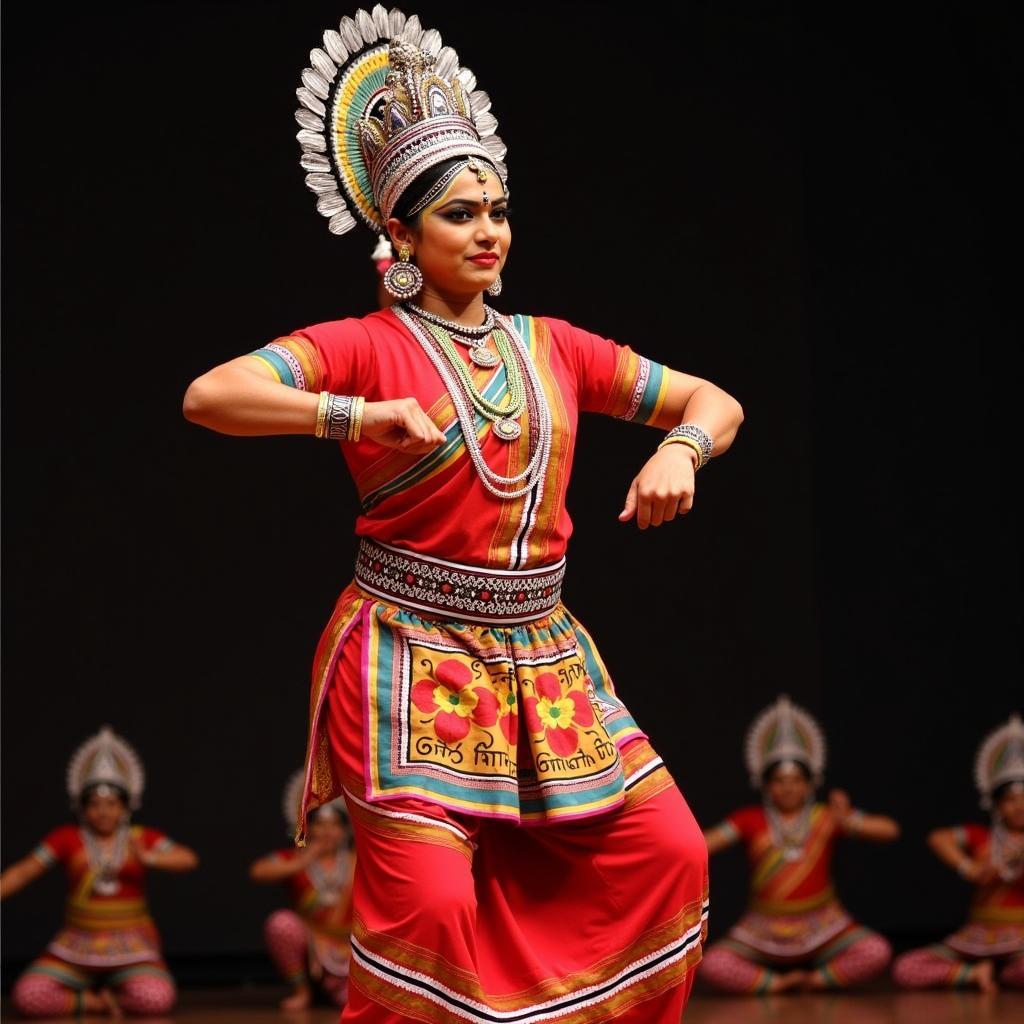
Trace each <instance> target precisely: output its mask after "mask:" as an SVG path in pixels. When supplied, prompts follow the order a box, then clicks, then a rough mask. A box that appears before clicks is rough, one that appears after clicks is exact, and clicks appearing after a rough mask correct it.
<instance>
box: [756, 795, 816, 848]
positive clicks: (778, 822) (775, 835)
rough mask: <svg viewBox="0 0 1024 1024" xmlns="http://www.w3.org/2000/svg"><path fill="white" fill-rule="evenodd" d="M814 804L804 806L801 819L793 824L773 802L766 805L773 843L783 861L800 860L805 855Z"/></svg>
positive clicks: (808, 802)
mask: <svg viewBox="0 0 1024 1024" xmlns="http://www.w3.org/2000/svg"><path fill="white" fill-rule="evenodd" d="M813 806H814V805H813V802H812V801H810V800H808V801H807V803H805V804H804V807H803V810H802V811H801V812H800V815H799V817H797V819H796V821H794V822H793V823H792V824H789V823H787V822H785V821H784V820H783V818H782V815H781V814H779V811H778V808H776V806H775V804H774V803H772V801H771V800H766V801H765V804H764V811H765V817H766V818H767V819H768V828H769V831H770V832H771V834H772V842H773V843H774V844H775V846H776V847H777V848H778V850H779V851H780V852H781V854H782V859H783V860H800V858H801V857H803V855H804V843H806V842H807V837H808V835H810V831H811V810H812V809H813Z"/></svg>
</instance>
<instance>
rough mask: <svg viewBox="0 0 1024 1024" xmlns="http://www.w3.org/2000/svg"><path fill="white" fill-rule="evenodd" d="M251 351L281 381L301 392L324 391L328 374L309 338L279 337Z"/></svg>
mask: <svg viewBox="0 0 1024 1024" xmlns="http://www.w3.org/2000/svg"><path fill="white" fill-rule="evenodd" d="M249 354H250V356H251V357H252V358H253V359H258V360H259V361H260V362H261V363H263V364H264V365H265V366H267V367H269V368H270V370H271V372H272V373H273V374H274V377H275V378H276V379H277V380H278V381H279V382H280V383H282V384H287V385H288V387H290V388H297V389H298V390H299V391H320V390H321V385H322V383H323V378H324V374H323V369H322V367H321V365H320V358H319V356H318V355H317V351H316V349H315V348H314V347H313V346H312V345H311V344H310V343H309V342H308V341H306V340H305V338H295V337H290V338H278V339H277V340H276V341H273V342H271V343H270V344H269V345H264V346H263V348H260V349H257V350H256V351H255V352H250V353H249Z"/></svg>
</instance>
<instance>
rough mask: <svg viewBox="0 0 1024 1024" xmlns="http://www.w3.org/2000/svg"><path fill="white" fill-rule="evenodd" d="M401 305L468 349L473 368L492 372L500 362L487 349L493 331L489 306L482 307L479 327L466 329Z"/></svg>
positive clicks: (416, 308) (406, 305) (420, 310)
mask: <svg viewBox="0 0 1024 1024" xmlns="http://www.w3.org/2000/svg"><path fill="white" fill-rule="evenodd" d="M402 305H404V306H405V307H406V308H407V309H408V310H409V312H410V313H413V314H414V315H415V316H418V317H419V318H420V319H421V320H426V322H427V323H429V324H434V325H435V326H437V327H440V328H442V329H443V330H445V331H447V332H448V333H449V334H450V335H451V338H452V341H457V342H458V343H459V344H460V345H465V346H466V347H467V348H468V349H469V358H470V361H471V362H472V363H473V365H474V366H479V367H481V368H482V369H485V370H492V369H494V367H495V366H497V365H498V363H500V362H501V357H500V356H499V355H497V353H495V352H492V351H491V350H490V349H489V348H488V347H487V339H488V338H489V337H490V336H491V331H493V330H494V310H493V309H491V308H490V307H489V306H484V322H483V323H482V324H481V325H480V326H479V327H467V326H466V325H465V324H460V323H459V322H458V321H457V320H448V319H446V318H445V317H443V316H438V315H437V313H430V312H428V311H427V310H425V309H422V308H421V307H419V306H417V305H415V304H414V303H412V302H404V303H402Z"/></svg>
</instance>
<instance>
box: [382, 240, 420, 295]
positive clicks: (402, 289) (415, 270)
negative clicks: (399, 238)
mask: <svg viewBox="0 0 1024 1024" xmlns="http://www.w3.org/2000/svg"><path fill="white" fill-rule="evenodd" d="M411 254H412V250H411V249H410V248H409V246H408V245H403V246H402V247H401V248H400V249H399V250H398V262H397V263H392V264H391V266H390V267H388V269H387V270H386V271H385V273H384V287H385V289H386V290H387V292H388V294H389V295H393V296H394V297H395V298H396V299H398V300H399V301H402V300H404V299H411V298H412V297H413V296H414V295H418V294H419V293H420V292H421V291H422V290H423V275H422V274H421V273H420V268H419V267H417V266H416V264H415V263H410V262H409V256H410V255H411Z"/></svg>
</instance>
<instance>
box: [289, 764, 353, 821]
mask: <svg viewBox="0 0 1024 1024" xmlns="http://www.w3.org/2000/svg"><path fill="white" fill-rule="evenodd" d="M305 782H306V772H305V769H303V768H299V769H298V770H297V771H295V772H293V773H292V774H291V775H289V776H288V781H287V783H285V787H284V793H283V794H282V796H281V812H282V813H283V814H284V820H285V824H286V825H287V826H288V834H289V835H291V834H292V833H294V831H295V822H296V821H298V819H299V806H300V804H301V803H302V787H303V785H304V784H305ZM325 808H326V809H328V810H334V811H337V813H338V814H339V815H340V817H341V820H342V821H343V822H345V824H346V825H347V824H348V813H347V812H346V810H345V798H344V797H338V798H337V799H336V800H332V801H331V802H330V803H328V804H321V805H320V806H319V807H317V808H316V810H314V811H311V812H310V820H311V821H312V819H314V818H315V817H316V816H317V814H319V813H320V812H321V811H322V810H324V809H325Z"/></svg>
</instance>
